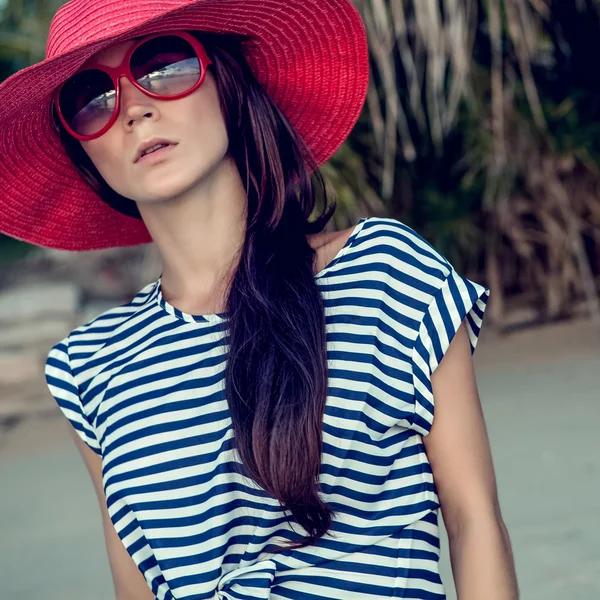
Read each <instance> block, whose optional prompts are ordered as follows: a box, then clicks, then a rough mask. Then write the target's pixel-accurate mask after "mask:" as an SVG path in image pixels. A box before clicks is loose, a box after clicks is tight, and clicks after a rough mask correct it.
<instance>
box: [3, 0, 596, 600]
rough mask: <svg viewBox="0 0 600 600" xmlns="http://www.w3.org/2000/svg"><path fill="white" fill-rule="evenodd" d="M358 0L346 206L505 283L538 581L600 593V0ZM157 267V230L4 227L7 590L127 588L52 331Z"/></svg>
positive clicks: (13, 60) (21, 594)
mask: <svg viewBox="0 0 600 600" xmlns="http://www.w3.org/2000/svg"><path fill="white" fill-rule="evenodd" d="M60 4H62V2H60V1H59V0H1V1H0V79H4V78H6V77H9V76H10V75H11V73H13V72H15V71H16V70H18V69H21V68H23V67H26V66H27V65H29V64H32V63H34V62H37V61H40V60H42V59H43V57H44V52H45V42H46V35H47V29H48V25H49V22H50V19H51V17H52V15H53V13H54V11H55V10H56V8H57V7H58V6H60ZM355 4H356V6H357V7H358V9H359V10H360V11H361V14H362V16H363V19H364V22H365V25H366V28H367V32H368V36H369V42H370V48H371V74H372V76H371V83H370V87H369V93H368V99H367V103H366V105H365V108H364V111H363V113H362V115H361V117H360V120H359V122H358V124H357V126H356V127H355V129H354V131H353V132H352V134H351V136H350V137H349V139H348V140H347V142H346V143H345V144H344V145H343V146H342V147H341V148H340V150H339V151H338V152H337V153H336V155H335V156H334V157H333V158H332V159H331V160H330V161H329V162H328V163H327V164H326V165H325V167H324V169H323V170H324V173H325V175H326V178H327V179H328V181H329V182H330V184H331V186H332V187H333V188H334V189H335V191H336V194H337V198H338V210H337V212H336V214H335V217H334V219H333V222H332V224H331V227H332V228H337V229H341V228H344V227H349V226H350V225H352V224H354V223H355V222H356V221H357V220H358V219H359V218H360V217H362V216H366V215H386V216H392V217H395V218H398V219H400V220H402V221H403V222H405V223H407V224H408V225H410V226H412V227H414V228H415V229H416V230H417V231H419V232H420V233H421V234H422V235H423V236H424V237H426V238H427V239H428V240H429V241H430V242H431V243H433V244H434V245H435V246H436V247H437V248H438V249H439V250H440V251H441V252H442V253H444V254H445V255H446V256H447V257H448V259H449V260H450V261H451V262H452V263H453V264H454V266H455V267H456V268H457V269H458V270H459V271H460V272H461V273H462V274H464V275H465V276H468V277H470V278H472V279H474V280H476V281H479V282H481V283H484V284H485V285H487V286H489V287H490V289H491V300H490V305H489V308H488V311H487V313H486V321H485V325H484V332H483V334H484V335H483V339H482V344H481V350H479V351H478V353H476V360H477V361H478V364H477V366H478V374H479V381H480V392H481V395H482V401H483V403H484V409H485V411H486V419H487V421H488V425H489V429H490V437H491V439H492V445H493V450H494V456H495V459H496V464H497V471H498V479H499V486H500V492H501V500H502V503H503V510H504V511H505V513H506V518H507V522H508V524H509V529H510V531H511V535H512V537H513V543H514V545H515V554H516V558H517V566H518V570H519V575H520V580H521V582H522V588H523V598H527V599H535V598H540V599H541V598H544V599H545V600H554V599H555V598H556V599H558V598H559V597H560V598H561V599H562V598H564V597H565V596H566V595H567V594H568V597H569V598H573V599H575V600H577V599H579V598H581V599H583V598H586V600H587V599H589V598H600V585H599V584H598V582H597V577H596V575H595V574H596V573H597V571H598V566H599V565H600V523H599V520H598V516H597V510H596V508H595V507H596V503H595V500H594V498H595V497H596V496H597V495H598V492H600V480H599V473H600V460H599V458H598V455H599V454H600V452H599V449H600V444H599V443H598V441H597V436H598V433H597V432H598V426H599V425H600V409H599V408H598V403H599V402H600V385H598V382H597V378H596V371H597V370H598V367H599V366H600V363H599V360H600V300H599V294H600V286H599V283H600V138H599V136H598V133H599V132H600V127H599V124H600V120H599V116H600V112H599V111H600V103H599V99H600V95H599V93H600V77H599V73H598V68H597V66H596V57H597V56H598V54H599V51H600V1H598V0H355ZM159 269H160V265H159V264H158V261H157V257H156V256H155V254H154V252H153V249H152V247H151V246H147V247H142V248H122V249H117V250H109V251H102V252H86V253H68V252H60V251H55V250H49V249H43V248H36V247H32V246H29V245H27V244H24V243H21V242H18V241H16V240H13V239H10V238H7V237H4V236H1V235H0V333H1V335H0V482H2V483H0V486H1V487H0V578H2V580H3V585H4V587H5V588H6V586H7V585H8V590H9V592H10V593H9V594H8V595H7V596H6V597H7V598H11V600H14V599H15V598H28V599H31V600H33V599H37V598H42V597H43V598H46V599H47V598H54V597H56V598H61V599H62V600H65V599H67V598H77V599H78V600H81V599H83V598H90V600H104V599H106V598H109V597H110V594H111V591H110V590H111V588H110V585H109V584H108V583H107V578H108V572H107V564H106V561H105V558H104V555H103V547H102V540H101V530H100V526H99V521H97V520H96V519H97V514H96V513H97V509H96V506H95V505H94V502H95V500H94V498H93V492H91V488H90V487H89V484H88V482H87V479H86V474H85V473H84V472H83V471H82V466H81V465H80V464H79V461H78V457H76V456H75V455H74V450H73V448H72V445H71V444H70V442H69V440H68V436H67V435H66V430H65V428H64V423H63V421H62V420H61V419H60V418H59V416H58V415H57V409H56V407H55V406H54V404H53V402H52V400H51V399H50V397H49V394H48V392H47V389H46V387H45V383H44V381H43V378H42V375H41V372H42V371H41V369H42V365H43V361H44V359H45V356H46V353H47V351H48V349H49V347H50V345H51V344H53V343H54V342H56V341H58V339H60V338H61V337H62V336H63V335H66V334H67V333H68V332H69V331H70V330H71V329H72V328H73V327H74V326H76V325H78V324H80V323H83V322H86V321H87V320H89V319H91V318H93V317H94V316H96V315H97V314H99V313H100V312H102V311H103V310H104V309H105V308H109V307H111V306H114V305H116V304H118V303H121V302H125V301H127V300H128V299H130V298H131V297H132V296H133V294H135V292H136V291H137V290H139V289H140V288H141V287H142V286H143V285H145V284H146V283H147V282H149V281H151V280H152V279H154V278H155V277H156V276H157V275H158V273H159ZM33 515H37V516H36V517H35V518H33ZM82 546H83V547H85V548H86V553H85V556H83V555H82V554H81V553H80V552H78V551H77V547H79V548H81V547H82ZM50 548H62V550H60V551H59V552H57V553H54V554H53V555H52V559H51V561H50V563H48V552H47V550H48V549H50ZM444 560H445V567H444V568H445V570H446V571H445V572H446V580H447V581H446V582H447V584H448V586H449V588H451V577H450V575H449V567H448V564H447V558H444ZM44 561H45V563H44ZM53 561H54V562H53ZM44 565H45V566H44ZM40 569H41V571H40ZM7 582H8V583H7ZM90 582H92V583H90ZM451 593H452V592H451V591H450V594H451ZM53 594H56V596H54V595H53ZM3 597H4V596H3V592H0V598H3Z"/></svg>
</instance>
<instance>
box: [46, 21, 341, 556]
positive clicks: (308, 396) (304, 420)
mask: <svg viewBox="0 0 600 600" xmlns="http://www.w3.org/2000/svg"><path fill="white" fill-rule="evenodd" d="M194 35H197V37H198V39H199V40H200V41H201V42H202V43H203V44H204V46H205V48H206V50H207V52H208V54H209V56H210V58H211V60H212V61H213V65H211V67H210V68H211V70H212V72H213V74H214V76H215V80H216V84H217V87H218V90H219V96H220V102H221V110H222V112H223V116H224V119H225V122H226V124H227V130H228V135H229V153H230V155H231V156H232V158H233V159H234V161H235V163H236V165H237V168H238V170H239V173H240V175H241V178H242V181H243V182H244V185H245V189H246V192H247V196H248V208H247V228H246V234H245V240H244V244H243V249H242V252H241V256H240V261H239V264H238V265H237V268H236V270H235V272H234V273H233V275H232V279H231V284H230V287H229V292H228V297H227V307H226V311H227V314H228V327H229V354H228V360H227V366H226V375H225V377H226V382H225V385H226V396H227V401H228V405H229V410H230V413H231V419H232V423H233V431H234V437H235V444H236V448H237V451H238V453H239V456H240V459H241V462H242V465H243V467H244V469H245V474H247V475H248V476H249V477H251V478H252V479H253V480H254V481H255V482H256V483H258V485H260V486H261V487H262V488H263V489H264V490H266V491H267V492H268V493H269V494H271V495H272V496H273V497H274V498H276V499H277V500H279V502H280V503H281V506H282V507H283V508H284V509H286V510H289V511H290V513H291V514H292V516H293V517H294V518H295V519H296V520H297V522H298V523H299V524H300V525H301V526H302V527H303V528H304V529H305V530H306V532H307V535H306V536H304V537H302V538H300V539H299V540H297V541H296V542H295V543H293V544H288V545H287V548H291V547H301V546H304V545H308V544H311V543H313V542H314V541H316V540H317V539H318V538H319V537H321V536H322V535H323V534H324V533H325V532H326V531H327V530H328V529H329V528H330V527H331V521H332V516H333V514H334V513H333V511H332V510H331V509H330V507H328V506H327V505H326V504H325V503H324V502H323V500H322V499H321V497H320V495H319V491H320V490H319V474H320V465H321V449H322V424H323V412H324V408H325V401H326V397H327V383H328V374H327V348H326V332H325V316H324V310H323V300H322V296H321V293H320V291H319V289H318V287H317V284H316V281H315V279H314V265H315V251H314V250H313V248H311V246H310V244H309V243H308V240H307V235H308V234H311V233H318V232H320V231H322V230H323V229H324V227H325V225H326V223H327V222H328V221H329V219H330V218H331V216H332V214H333V211H334V208H335V203H334V202H333V201H330V199H329V197H328V195H327V192H326V189H325V185H324V182H323V178H322V176H321V174H320V172H319V170H318V168H317V165H316V164H315V162H314V160H313V158H312V157H311V154H310V152H309V151H308V149H307V148H306V146H305V144H304V143H303V141H302V139H301V138H300V136H299V135H298V133H297V132H296V131H295V130H294V128H293V127H292V125H291V124H290V122H289V121H288V119H287V118H286V117H285V115H284V114H283V113H282V112H281V111H280V110H279V108H278V107H277V106H276V105H275V103H274V102H273V101H272V99H271V98H270V96H269V95H268V94H267V93H266V91H265V90H264V89H263V87H262V86H261V85H260V84H259V82H258V81H257V80H256V78H255V76H254V75H253V73H252V71H251V69H250V67H249V66H248V63H247V62H246V59H245V57H244V54H243V44H244V43H247V42H246V41H244V40H243V39H242V38H239V37H237V36H231V35H218V34H205V33H198V32H196V33H194ZM54 120H55V124H56V127H57V128H58V132H59V135H60V138H61V141H62V143H63V146H64V147H65V150H66V151H67V154H68V155H69V157H70V158H71V160H72V161H73V163H74V164H75V165H76V167H77V168H78V170H79V171H80V173H81V174H82V175H83V177H84V179H85V180H86V181H87V182H88V183H89V185H91V186H92V188H94V190H96V191H97V192H98V194H99V195H100V197H101V198H102V199H103V200H104V201H105V202H106V203H108V204H109V205H110V206H112V207H113V208H114V209H115V210H118V211H119V212H122V213H124V214H127V215H129V216H132V217H136V218H141V216H140V214H139V211H138V209H137V205H136V203H135V202H134V201H132V200H130V199H127V198H124V197H123V196H121V195H119V194H117V193H116V192H115V191H114V190H112V189H111V188H110V187H109V186H108V184H107V183H106V182H105V181H104V180H103V178H102V177H101V176H100V174H99V173H98V171H97V169H96V168H95V166H94V165H93V163H92V162H91V160H90V159H89V157H88V156H87V154H86V153H85V152H84V151H83V149H82V147H81V145H80V144H79V142H78V141H77V140H75V139H74V138H72V137H71V136H69V134H68V133H67V132H66V131H65V130H64V128H63V127H62V126H61V124H60V122H59V121H58V119H57V117H56V113H55V112H54ZM311 217H312V218H311ZM283 549H285V548H279V549H273V551H278V550H283Z"/></svg>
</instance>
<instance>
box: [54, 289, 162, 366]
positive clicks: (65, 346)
mask: <svg viewBox="0 0 600 600" xmlns="http://www.w3.org/2000/svg"><path fill="white" fill-rule="evenodd" d="M155 283H156V282H153V283H150V284H147V285H146V286H144V287H143V288H142V289H141V290H140V291H139V292H138V293H137V294H136V295H135V296H134V297H133V298H132V299H131V300H129V301H128V302H125V303H123V304H120V305H117V306H114V307H111V308H109V309H107V310H104V311H103V312H101V313H100V314H98V315H97V316H95V317H93V318H91V319H89V320H87V321H86V322H84V323H82V324H81V325H78V326H77V327H75V328H74V329H72V330H71V332H70V333H69V334H68V335H66V336H65V337H64V338H63V339H61V340H60V341H59V342H57V343H56V344H54V346H53V347H52V348H51V349H50V351H49V353H48V358H47V360H51V359H52V357H54V358H56V357H60V356H62V357H66V358H68V360H69V362H70V366H71V368H73V367H76V366H77V365H78V364H79V365H81V364H83V363H86V362H87V361H89V359H90V358H92V357H93V356H94V355H95V354H96V353H97V352H98V351H99V350H100V349H101V348H103V347H105V346H106V345H107V344H108V343H109V342H110V341H111V339H114V338H115V337H117V336H119V333H120V332H123V331H125V330H126V329H127V328H128V324H131V325H132V327H133V328H135V327H134V323H133V321H134V320H135V317H136V315H138V314H140V312H141V311H143V310H144V307H145V306H147V305H148V302H149V300H150V299H151V297H152V293H153V291H154V289H155ZM119 337H120V336H119Z"/></svg>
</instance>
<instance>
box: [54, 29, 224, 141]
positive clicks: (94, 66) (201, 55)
mask: <svg viewBox="0 0 600 600" xmlns="http://www.w3.org/2000/svg"><path fill="white" fill-rule="evenodd" d="M173 36H175V37H180V38H183V39H184V40H185V41H186V42H188V43H189V44H190V45H191V46H192V48H193V49H194V51H195V52H196V55H197V57H198V63H199V65H200V77H199V79H198V81H197V82H196V83H195V84H194V85H193V86H192V87H191V88H190V89H189V90H186V91H185V92H180V93H179V94H174V95H173V96H164V95H162V94H155V93H154V92H150V91H148V90H147V89H145V88H143V87H142V86H141V85H140V84H139V83H138V82H137V81H136V80H135V78H134V77H133V74H132V73H131V65H130V60H131V56H132V55H133V53H134V52H135V51H136V50H137V49H138V48H139V47H140V46H141V45H142V44H144V43H146V42H148V41H149V40H152V39H155V38H158V37H173ZM211 64H212V61H211V60H210V58H208V54H206V50H205V49H204V46H203V45H202V44H201V43H200V42H199V41H198V40H197V39H196V38H195V37H194V36H193V35H191V34H189V33H187V32H186V31H174V32H162V33H155V34H152V35H148V36H145V37H143V38H141V39H139V40H138V41H137V42H136V43H135V44H134V45H133V46H132V47H131V48H129V50H128V51H127V53H126V54H125V56H124V57H123V60H122V61H121V63H120V64H119V65H117V66H116V67H108V66H106V65H101V64H99V63H97V62H96V61H92V62H88V63H86V66H85V67H82V68H81V69H79V70H78V71H77V72H76V73H75V74H74V75H78V74H79V73H82V72H85V71H95V70H99V71H103V72H104V73H107V74H108V75H109V77H110V78H111V80H112V82H113V85H114V86H115V90H116V99H115V109H114V111H113V114H112V116H111V117H110V119H109V121H108V123H106V125H105V126H104V127H102V129H100V130H99V131H98V132H97V133H94V134H92V135H80V134H78V133H77V132H76V131H74V130H73V129H71V127H70V126H69V124H68V123H67V120H66V119H65V117H64V115H63V113H62V111H61V109H60V102H59V99H60V93H61V90H62V88H63V86H64V85H65V84H66V83H67V82H68V81H69V79H70V78H69V79H67V81H65V82H63V83H62V84H61V85H60V86H59V87H58V88H57V89H56V90H55V92H54V105H55V107H56V111H57V113H58V116H59V118H60V120H61V122H62V124H63V125H64V127H65V129H66V130H67V131H68V132H69V134H70V135H72V136H73V137H74V138H76V139H78V140H80V141H87V140H94V139H96V138H99V137H100V136H101V135H104V134H105V133H106V132H107V131H108V130H109V129H110V128H111V127H112V126H113V124H114V122H115V121H116V120H117V117H118V116H119V112H120V107H121V99H120V98H121V84H120V82H119V80H120V78H121V77H127V79H128V80H129V81H130V82H131V83H132V84H133V85H134V86H135V87H136V88H137V89H138V90H140V91H141V92H142V93H144V94H146V96H149V97H150V98H155V99H156V100H178V99H179V98H184V97H185V96H189V95H190V94H192V93H193V92H195V91H196V90H197V89H198V88H199V87H200V86H201V85H202V84H203V83H204V80H205V79H206V72H207V69H208V65H211ZM74 75H73V76H74Z"/></svg>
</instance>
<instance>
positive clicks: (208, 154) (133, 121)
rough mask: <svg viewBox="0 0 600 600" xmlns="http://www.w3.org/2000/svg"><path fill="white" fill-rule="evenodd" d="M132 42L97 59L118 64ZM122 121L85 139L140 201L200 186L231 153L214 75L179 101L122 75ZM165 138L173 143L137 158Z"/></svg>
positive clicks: (122, 190) (104, 169)
mask: <svg viewBox="0 0 600 600" xmlns="http://www.w3.org/2000/svg"><path fill="white" fill-rule="evenodd" d="M133 43H134V42H133V41H126V42H122V43H119V44H115V45H113V46H111V47H109V48H107V49H105V50H103V51H102V52H99V53H98V54H96V55H95V56H94V57H93V59H94V60H96V61H98V62H100V63H102V64H105V65H107V66H116V65H118V64H119V63H120V62H121V61H122V60H123V57H124V55H125V53H126V52H127V50H128V49H129V48H130V47H131V46H132V45H133ZM120 84H121V106H120V111H119V115H118V117H117V120H116V121H115V123H114V124H113V125H112V127H111V128H110V129H109V130H108V131H107V132H106V133H105V134H104V135H102V136H100V137H99V138H96V139H94V140H88V141H84V142H81V145H82V147H83V149H84V150H85V152H86V153H87V154H88V156H89V157H90V158H91V160H92V162H93V163H94V165H95V166H96V168H97V169H98V171H99V172H100V174H101V175H102V177H103V178H104V179H105V181H106V182H107V183H108V185H110V187H111V188H112V189H113V190H115V191H116V192H118V193H119V194H121V195H122V196H125V197H126V198H130V199H131V200H134V201H136V202H140V203H152V202H159V201H161V200H167V199H169V198H173V197H175V196H178V195H180V194H183V193H185V192H187V191H188V190H190V189H192V188H194V187H195V186H197V185H200V184H201V183H202V181H204V180H205V179H206V178H207V176H209V175H210V174H211V173H212V172H213V171H214V170H215V169H216V167H217V166H218V165H219V164H220V163H221V161H222V160H223V159H224V157H225V156H226V154H227V148H228V139H227V130H226V126H225V122H224V119H223V115H222V113H221V108H220V105H219V97H218V93H217V87H216V84H215V80H214V77H213V75H212V73H211V72H208V74H207V76H206V79H205V81H204V83H203V85H202V86H201V87H200V88H199V89H197V90H196V91H195V92H193V93H192V94H190V95H188V96H185V97H184V98H180V99H178V100H155V99H154V98H151V97H150V96H147V95H146V94H144V93H143V92H141V91H140V90H138V89H137V88H136V87H135V86H133V85H132V84H131V82H130V81H129V80H128V79H127V78H126V77H121V80H120ZM153 138H164V139H166V140H168V141H169V142H172V143H173V144H176V145H175V146H174V147H172V148H170V149H169V150H168V151H167V152H165V153H164V156H162V157H160V158H159V156H158V155H157V156H156V157H154V158H153V160H152V162H150V161H138V160H137V152H138V149H139V146H140V144H142V143H144V142H148V141H149V140H152V139H153Z"/></svg>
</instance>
